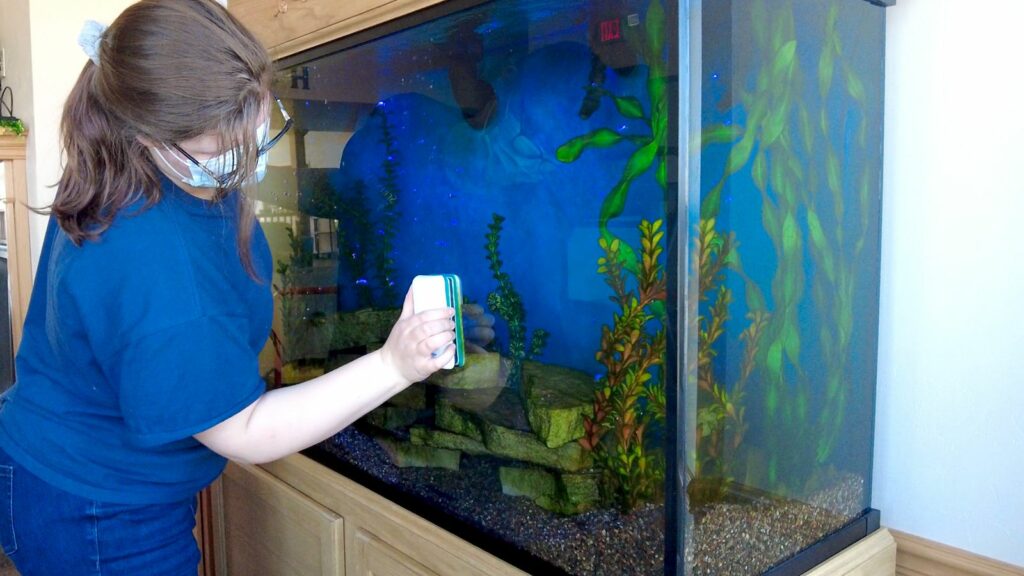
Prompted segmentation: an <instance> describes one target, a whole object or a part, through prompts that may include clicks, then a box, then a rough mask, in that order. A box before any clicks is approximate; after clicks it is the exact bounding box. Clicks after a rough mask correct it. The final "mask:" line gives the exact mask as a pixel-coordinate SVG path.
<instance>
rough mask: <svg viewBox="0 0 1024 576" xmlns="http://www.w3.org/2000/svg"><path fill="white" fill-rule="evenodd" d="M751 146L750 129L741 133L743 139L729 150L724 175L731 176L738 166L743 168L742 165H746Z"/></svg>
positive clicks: (751, 132) (752, 140)
mask: <svg viewBox="0 0 1024 576" xmlns="http://www.w3.org/2000/svg"><path fill="white" fill-rule="evenodd" d="M753 148H754V132H753V131H752V130H750V131H747V133H746V134H744V135H743V139H742V140H740V141H739V143H738V144H736V145H735V146H733V147H732V150H730V151H729V158H728V160H726V163H725V173H726V176H731V175H733V174H735V173H737V172H739V170H740V168H743V166H745V165H746V163H747V161H748V160H750V152H751V150H753Z"/></svg>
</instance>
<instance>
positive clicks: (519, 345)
mask: <svg viewBox="0 0 1024 576" xmlns="http://www.w3.org/2000/svg"><path fill="white" fill-rule="evenodd" d="M504 221H505V217H504V216H501V215H500V214H493V215H492V216H491V223H490V224H488V225H487V229H488V230H489V231H488V232H487V235H486V237H487V244H486V245H485V246H484V248H485V249H486V250H487V260H488V262H490V269H491V275H492V276H493V277H494V280H495V281H497V282H498V287H497V289H496V290H494V291H493V292H491V293H489V294H488V295H487V306H488V307H490V309H491V310H492V311H493V312H494V313H495V314H497V315H498V316H500V317H501V318H502V319H504V320H505V323H506V324H507V325H508V340H509V342H508V357H509V358H510V359H511V360H512V367H511V369H510V370H509V377H508V381H509V383H510V385H511V386H513V387H517V388H521V384H522V382H521V380H522V370H523V361H524V360H529V359H531V358H535V357H537V356H540V354H541V353H542V352H543V351H544V346H545V345H546V344H547V338H548V332H547V331H546V330H544V329H542V328H538V329H536V330H534V331H533V334H532V335H531V336H530V343H529V346H527V343H526V308H525V307H524V306H523V300H522V298H520V296H519V292H517V291H516V289H515V286H513V285H512V278H511V277H509V275H508V273H507V272H505V271H504V270H502V265H503V264H504V263H503V262H502V260H501V253H500V252H499V251H498V248H499V244H500V243H501V230H502V223H503V222H504Z"/></svg>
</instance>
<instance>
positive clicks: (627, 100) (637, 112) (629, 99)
mask: <svg viewBox="0 0 1024 576" xmlns="http://www.w3.org/2000/svg"><path fill="white" fill-rule="evenodd" d="M612 100H614V101H615V108H616V109H618V111H619V114H622V115H623V116H625V117H626V118H643V117H644V107H643V105H642V104H640V100H638V99H636V98H635V97H633V96H614V97H613V98H612Z"/></svg>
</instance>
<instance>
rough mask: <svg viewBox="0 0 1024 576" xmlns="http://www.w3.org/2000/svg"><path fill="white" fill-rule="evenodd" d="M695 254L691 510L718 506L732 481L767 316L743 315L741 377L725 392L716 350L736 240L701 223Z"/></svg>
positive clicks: (728, 300)
mask: <svg viewBox="0 0 1024 576" xmlns="http://www.w3.org/2000/svg"><path fill="white" fill-rule="evenodd" d="M698 226H699V231H698V232H699V234H698V237H697V241H696V246H695V251H696V252H697V254H698V260H697V261H698V266H699V286H698V289H699V296H698V299H697V303H699V304H697V306H699V308H698V309H697V310H694V309H691V311H690V313H691V314H693V313H694V312H696V313H697V333H698V340H697V369H696V371H693V370H690V371H689V372H688V373H689V374H693V373H694V372H696V374H697V421H696V434H695V435H694V437H695V439H696V442H695V447H694V451H693V452H694V453H693V455H692V458H693V460H692V464H691V467H690V469H689V470H688V473H689V482H688V484H687V491H688V493H689V496H690V502H691V504H692V505H698V506H699V505H700V504H703V503H706V502H710V501H717V500H721V499H723V498H724V497H725V495H726V489H727V487H728V485H729V484H730V483H732V481H733V477H732V474H733V466H732V463H733V461H734V458H735V454H734V452H735V451H736V450H737V449H738V448H739V447H740V444H741V443H742V442H743V438H744V435H745V434H746V431H747V423H746V421H745V419H744V416H745V412H746V408H745V407H744V404H745V402H744V401H745V396H746V391H745V388H746V384H747V380H748V379H749V378H750V374H751V373H752V372H753V370H754V366H755V357H756V355H757V352H758V344H759V341H760V338H761V334H762V332H763V331H764V327H765V325H766V324H767V322H768V315H767V313H765V312H764V311H754V312H751V313H749V314H748V315H747V319H748V320H749V321H750V324H749V325H748V327H747V328H746V329H745V330H744V331H743V333H742V334H740V340H741V341H742V342H743V343H744V345H745V348H744V353H743V361H742V365H741V368H740V377H739V379H738V380H737V381H736V382H734V383H733V385H732V386H730V387H727V386H726V385H725V384H724V383H722V382H720V381H719V380H718V377H717V376H716V374H715V370H714V360H715V357H716V356H717V351H716V348H715V346H716V344H717V343H718V341H719V340H720V339H721V337H722V336H723V335H724V334H725V323H726V321H727V320H728V319H729V304H730V303H731V302H732V291H731V290H730V289H729V288H728V287H726V284H725V272H726V269H727V268H728V266H729V265H730V263H734V262H735V259H736V258H737V256H736V252H735V249H736V239H735V234H733V233H729V234H728V235H726V236H723V235H722V234H721V233H720V232H718V231H717V230H716V228H715V220H714V219H713V218H712V219H707V220H701V221H700V223H699V225H698Z"/></svg>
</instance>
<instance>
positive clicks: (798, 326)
mask: <svg viewBox="0 0 1024 576" xmlns="http://www.w3.org/2000/svg"><path fill="white" fill-rule="evenodd" d="M842 4H843V3H842V2H840V1H838V0H833V1H830V2H829V3H828V8H827V16H826V18H825V19H824V31H823V35H822V39H821V40H820V44H817V43H815V44H810V43H809V42H807V40H805V39H804V36H806V34H805V35H801V34H798V32H800V31H799V30H798V28H797V26H796V24H795V12H794V6H793V3H792V2H785V3H776V2H764V1H763V0H757V1H754V2H751V3H750V4H749V7H747V6H744V9H746V10H749V11H750V12H749V15H748V17H749V20H750V22H752V25H753V31H754V33H753V35H752V36H753V38H752V43H753V49H752V51H751V53H752V54H753V55H754V56H753V57H752V58H751V67H752V68H751V70H750V74H751V77H752V78H753V81H752V82H751V84H752V86H751V87H744V88H743V89H736V90H734V93H733V98H734V100H735V102H736V104H737V109H739V110H740V111H741V113H736V114H732V115H731V116H730V118H731V119H732V118H740V119H741V120H742V122H731V123H723V124H718V125H710V126H705V128H704V134H703V142H702V144H703V147H704V149H706V150H707V149H710V148H711V147H714V146H719V145H722V144H724V145H726V146H728V152H727V154H726V157H725V162H724V167H723V169H722V172H721V174H720V176H719V177H718V178H717V181H716V182H715V184H714V185H713V186H712V187H711V188H710V190H709V191H708V192H707V193H706V194H705V195H704V197H703V199H702V202H701V209H700V228H701V234H702V235H703V234H705V233H706V232H707V230H712V229H715V228H716V226H718V225H719V224H716V223H720V222H721V220H722V215H723V212H722V210H723V205H724V202H723V198H725V197H726V196H727V195H728V194H729V193H730V190H735V189H737V188H742V186H743V183H744V182H746V181H747V179H749V181H750V182H751V183H752V184H753V186H752V189H753V190H756V192H757V195H758V197H757V199H756V200H757V201H758V202H759V206H760V213H761V224H762V227H763V233H764V234H765V235H767V237H768V239H769V240H770V244H771V254H770V256H768V258H765V260H769V261H771V262H773V263H774V273H773V276H772V279H771V281H770V285H769V288H770V289H769V291H768V293H767V294H765V293H763V291H762V289H761V287H760V285H759V284H758V283H757V281H755V280H752V279H751V277H750V275H748V274H747V273H746V272H745V269H744V265H743V263H742V261H741V259H740V257H739V255H738V254H736V255H734V256H733V257H731V258H730V259H729V260H728V267H729V268H730V269H731V270H732V271H734V272H735V273H736V274H737V277H738V278H741V279H742V282H743V283H744V287H745V292H746V299H745V301H746V302H745V306H746V309H747V314H748V316H750V317H751V318H753V320H752V325H751V326H757V327H758V328H757V332H758V335H759V341H760V344H759V345H758V346H757V347H756V351H755V352H756V354H755V355H754V357H753V359H754V362H755V363H756V369H757V371H758V377H757V380H758V383H759V385H760V386H761V387H762V389H761V390H759V391H758V397H759V398H760V402H761V408H760V410H759V412H760V413H761V415H762V418H761V428H762V429H763V434H762V436H763V440H764V446H763V448H764V453H763V454H762V456H763V460H761V459H758V460H756V461H757V462H758V463H761V462H762V461H763V467H764V470H763V474H764V478H762V479H761V482H764V483H766V484H767V485H768V486H770V487H771V488H772V489H774V490H778V491H780V492H781V493H785V494H793V495H799V494H801V493H802V492H804V491H805V490H808V489H811V488H813V486H812V484H813V480H814V479H815V478H816V477H817V474H816V472H817V471H820V470H822V469H823V467H825V466H827V465H828V464H829V463H830V462H831V459H832V457H833V454H834V451H835V448H836V446H837V443H838V442H839V438H840V435H841V432H842V430H843V427H844V424H845V418H846V415H847V399H848V397H849V395H850V394H851V386H853V385H855V383H856V382H855V380H854V379H851V377H850V364H849V363H850V358H851V353H852V350H851V343H852V333H853V330H854V326H853V323H854V314H855V292H856V290H857V289H858V286H857V285H858V282H859V281H860V278H859V276H858V263H859V262H860V261H861V260H862V258H861V254H862V251H863V250H864V247H865V244H866V243H867V242H869V241H871V236H872V234H873V233H874V230H873V229H872V226H873V225H874V223H875V222H876V220H877V218H876V216H877V215H876V213H875V210H876V201H877V196H876V195H874V194H873V191H875V190H877V182H876V181H873V180H872V179H873V178H877V174H878V170H879V167H878V163H877V159H875V158H874V156H875V155H872V154H870V153H869V152H870V150H868V146H869V145H870V144H871V141H870V139H869V138H868V136H867V134H868V130H869V126H868V121H869V114H867V113H866V112H865V111H864V109H865V108H866V107H868V106H869V104H870V103H868V102H867V101H866V95H865V86H864V83H863V80H862V78H861V76H860V75H859V74H858V72H857V71H856V70H855V69H854V68H853V66H851V65H850V64H849V63H848V62H847V60H846V59H845V53H846V50H848V48H847V47H846V46H844V45H843V42H842V40H841V38H840V35H839V34H838V32H837V29H836V22H837V18H838V15H839V12H840V9H841V5H842ZM805 42H807V45H804V44H803V43H805ZM812 48H813V50H814V51H815V53H814V54H813V63H814V65H813V66H809V65H808V61H811V60H812V55H811V50H812ZM740 72H741V71H737V76H739V74H740ZM844 156H845V157H847V159H849V158H850V157H853V158H857V160H858V162H857V163H856V164H845V165H844V162H843V157H844ZM750 200H754V199H753V198H752V199H750ZM759 256H760V255H759ZM748 268H749V267H748ZM808 293H809V295H810V298H811V303H812V304H813V307H812V306H809V305H808V304H809V303H808V301H807V296H808ZM719 306H720V304H719V303H718V302H717V301H714V302H711V303H709V305H708V307H706V308H705V307H702V313H701V318H702V319H704V320H702V321H703V322H709V321H710V322H711V323H713V321H711V320H709V319H711V318H714V317H716V316H717V315H721V314H723V313H724V310H719ZM812 317H813V318H812ZM762 322H763V326H762V325H761V323H762ZM809 326H811V327H815V328H813V330H814V331H813V332H809V329H808V327H809ZM702 337H703V335H702ZM809 339H813V340H817V343H814V342H811V341H810V340H809ZM702 344H705V345H713V342H712V341H705V340H702ZM808 346H814V347H815V348H814V352H815V353H814V355H813V358H814V364H815V367H814V368H813V369H812V368H811V367H808V366H807V362H808V358H807V355H806V350H807V348H808ZM819 365H820V369H818V368H819ZM743 372H744V376H743V378H742V380H743V381H744V382H745V381H746V380H747V378H749V373H748V372H747V367H746V364H745V365H744V368H743ZM808 438H813V439H815V440H814V441H813V442H809V441H808V440H807V439H808ZM807 479H811V480H812V482H810V483H808V482H807V481H806V480H807Z"/></svg>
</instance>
